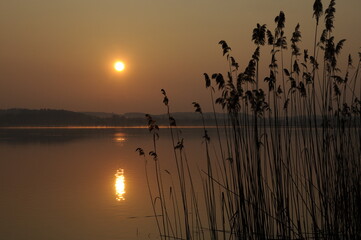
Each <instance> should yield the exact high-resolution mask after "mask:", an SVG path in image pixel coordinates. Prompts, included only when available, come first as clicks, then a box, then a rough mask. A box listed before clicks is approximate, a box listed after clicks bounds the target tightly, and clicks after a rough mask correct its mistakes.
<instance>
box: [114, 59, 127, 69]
mask: <svg viewBox="0 0 361 240" xmlns="http://www.w3.org/2000/svg"><path fill="white" fill-rule="evenodd" d="M124 68H125V65H124V63H123V62H121V61H117V62H115V63H114V69H115V71H117V72H121V71H123V70H124Z"/></svg>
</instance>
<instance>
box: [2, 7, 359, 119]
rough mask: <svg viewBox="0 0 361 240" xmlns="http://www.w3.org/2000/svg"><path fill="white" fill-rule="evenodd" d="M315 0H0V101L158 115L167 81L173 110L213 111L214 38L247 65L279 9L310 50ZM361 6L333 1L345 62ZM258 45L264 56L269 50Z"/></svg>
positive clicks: (220, 66)
mask: <svg viewBox="0 0 361 240" xmlns="http://www.w3.org/2000/svg"><path fill="white" fill-rule="evenodd" d="M313 2H314V0H61V1H56V0H2V1H1V2H0V108H1V109H4V108H15V107H16V108H35V109H38V108H54V109H67V110H74V111H105V112H116V113H124V112H148V113H162V112H164V111H165V109H164V105H163V104H162V95H161V93H160V89H161V88H164V89H165V90H166V91H167V93H168V95H169V98H170V104H171V107H172V111H177V112H178V111H193V107H192V104H191V103H192V102H193V101H198V102H200V103H201V105H203V108H204V109H205V111H206V110H211V109H210V108H209V106H208V104H209V95H208V92H207V91H206V90H205V88H204V80H203V73H204V72H207V73H209V74H212V73H214V72H221V73H226V69H227V68H226V62H225V59H224V57H222V52H221V48H220V46H219V45H218V42H219V41H220V40H226V41H227V42H228V44H229V45H230V46H231V48H232V55H234V56H235V57H236V58H237V60H238V61H239V63H240V66H241V69H244V67H245V65H246V63H248V60H249V58H250V57H251V55H252V52H253V50H254V49H255V45H254V44H253V43H252V42H251V36H252V30H253V28H254V27H255V26H256V24H257V23H261V24H267V26H268V27H269V28H270V29H271V30H272V31H273V30H274V28H275V25H274V22H273V20H274V18H275V16H277V15H278V14H279V12H280V10H282V11H284V12H285V14H286V35H287V39H288V40H289V39H290V35H291V33H292V32H293V30H294V27H295V26H296V24H297V23H298V22H299V23H300V25H301V32H302V36H303V42H302V43H301V47H302V48H308V49H312V43H313V33H314V28H315V27H314V26H315V20H314V19H313V18H312V13H313V12H312V5H313ZM328 4H329V1H325V0H324V1H323V5H324V8H326V7H327V6H328ZM360 10H361V1H360V0H342V1H341V0H338V1H336V21H335V26H336V29H335V31H334V32H335V35H336V38H337V40H340V39H342V38H346V39H347V42H346V45H345V47H344V52H345V55H342V56H341V61H342V60H344V61H345V62H346V60H347V55H348V54H349V53H351V54H352V55H353V56H354V59H355V60H357V59H358V57H357V52H358V51H360V47H361V31H360V29H361V14H360ZM321 23H322V24H323V19H322V22H321ZM261 51H262V54H263V55H264V56H265V59H263V61H264V62H265V63H266V62H267V61H268V57H269V54H268V53H269V49H268V48H265V49H264V50H261ZM117 59H119V60H123V61H124V62H125V64H126V69H125V71H123V72H121V73H116V72H115V71H114V70H113V67H112V65H113V63H114V61H115V60H117ZM266 71H267V70H266ZM266 71H264V72H266Z"/></svg>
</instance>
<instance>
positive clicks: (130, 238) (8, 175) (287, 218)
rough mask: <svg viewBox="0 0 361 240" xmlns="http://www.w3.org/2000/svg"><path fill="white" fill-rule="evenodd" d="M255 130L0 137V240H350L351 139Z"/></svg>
mask: <svg viewBox="0 0 361 240" xmlns="http://www.w3.org/2000/svg"><path fill="white" fill-rule="evenodd" d="M259 131H260V133H261V134H260V136H261V137H260V139H261V140H262V142H261V144H260V145H259V151H257V148H256V146H257V145H256V144H255V141H254V140H255V138H253V135H252V134H253V133H254V132H253V129H252V128H249V127H248V128H247V127H241V128H239V129H237V132H232V129H231V128H224V129H223V130H222V131H221V132H222V133H221V135H220V139H221V142H222V145H223V146H222V148H220V145H219V142H218V141H217V131H216V129H214V128H208V135H209V137H210V139H211V141H210V142H205V140H204V139H205V138H204V137H203V136H204V135H205V133H204V131H203V129H202V128H197V127H188V128H178V129H177V130H173V138H172V135H171V134H170V131H169V129H167V128H166V127H165V128H161V129H160V131H159V139H158V138H157V137H155V138H154V139H155V143H156V145H155V146H154V142H153V135H152V134H151V133H150V132H149V131H148V129H147V128H91V127H90V128H75V127H74V128H7V129H6V128H3V129H0V156H1V158H0V194H1V198H0V212H1V218H0V238H1V239H11V240H28V239H37V240H48V239H54V240H64V239H66V240H78V239H87V240H108V239H127V240H138V239H160V237H159V231H158V230H159V229H160V231H161V232H162V234H163V235H164V236H170V239H174V238H175V237H177V238H179V239H186V238H187V236H186V234H187V235H189V237H188V239H211V237H213V239H217V238H219V239H239V238H240V236H244V238H245V239H248V238H252V237H254V236H258V235H259V236H260V238H262V236H267V237H269V238H271V239H272V238H275V237H277V238H278V237H280V236H281V238H290V239H297V238H299V237H300V236H309V237H310V238H311V239H312V238H314V237H316V235H318V234H322V236H323V238H324V239H327V238H328V237H329V235H330V234H334V233H333V232H332V231H329V229H328V226H329V224H330V222H331V224H332V225H333V226H342V227H343V226H351V227H347V229H346V230H345V229H343V230H340V231H339V232H336V234H340V235H342V234H344V232H346V231H350V233H347V234H355V235H353V236H358V235H357V234H358V232H357V231H358V226H359V224H358V222H357V221H358V219H359V216H358V215H357V212H358V209H359V208H358V204H356V202H358V199H360V197H361V196H360V195H359V192H360V191H358V190H355V189H360V184H359V176H360V174H359V172H360V169H361V167H360V166H361V165H360V158H359V156H360V155H361V153H360V147H359V146H360V142H359V141H360V138H359V136H360V129H359V128H350V129H348V130H347V131H343V129H331V128H330V129H307V128H297V127H293V128H262V129H260V130H259ZM322 131H323V132H322ZM321 132H322V133H323V134H324V135H321ZM234 133H236V134H234ZM172 139H177V140H174V141H175V142H174V146H176V145H177V146H178V148H177V149H175V150H174V151H173V149H174V146H173V144H172ZM178 139H179V140H180V139H184V142H183V143H182V144H177V142H178ZM183 145H184V148H182V146H183ZM137 148H142V149H143V150H144V156H140V155H139V154H138V152H137V151H136V149H137ZM154 149H156V153H157V156H155V154H153V156H151V155H152V151H154ZM180 149H181V150H180ZM206 149H208V151H206ZM220 149H223V150H220ZM227 149H228V150H227ZM207 159H208V160H209V163H210V165H207ZM151 199H152V200H151ZM183 199H184V201H182V200H183ZM153 208H154V209H155V212H156V213H157V214H154V209H153ZM327 211H330V214H327V215H326V214H324V213H325V212H327ZM184 216H187V217H184ZM356 220H357V221H356ZM346 222H347V223H349V222H351V225H350V224H349V225H346V224H345V223H346ZM315 225H317V226H318V227H317V229H316V228H315ZM330 229H334V228H330ZM349 229H351V230H349ZM291 230H292V231H291ZM355 232H356V233H355ZM262 234H263V235H262ZM211 235H212V236H211ZM190 236H192V237H190ZM221 236H222V237H223V238H222V237H221Z"/></svg>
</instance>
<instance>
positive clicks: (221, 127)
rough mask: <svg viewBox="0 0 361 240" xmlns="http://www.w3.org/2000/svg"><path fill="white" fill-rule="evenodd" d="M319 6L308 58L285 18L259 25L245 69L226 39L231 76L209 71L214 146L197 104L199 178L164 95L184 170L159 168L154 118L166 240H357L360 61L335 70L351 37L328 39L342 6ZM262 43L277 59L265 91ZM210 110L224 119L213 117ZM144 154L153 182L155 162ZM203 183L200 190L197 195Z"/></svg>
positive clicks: (154, 196)
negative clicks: (288, 32) (200, 129)
mask: <svg viewBox="0 0 361 240" xmlns="http://www.w3.org/2000/svg"><path fill="white" fill-rule="evenodd" d="M323 9H324V8H323V5H322V2H321V1H320V0H316V1H315V3H314V5H313V10H314V15H313V17H314V18H315V20H316V24H315V36H314V39H315V40H314V48H313V49H312V50H313V51H312V53H311V55H309V52H308V50H304V51H303V52H302V51H301V49H300V48H299V46H298V43H299V42H300V41H301V26H300V25H299V24H297V25H296V27H295V30H294V32H293V34H292V37H291V38H290V42H288V41H287V38H286V36H285V33H284V28H285V22H286V15H285V13H284V12H280V13H279V14H278V15H277V16H276V17H275V19H274V23H275V28H274V30H272V29H268V28H267V27H266V25H264V24H257V25H256V28H255V29H254V30H253V33H252V40H253V42H254V43H255V45H256V48H255V51H254V53H253V55H252V56H251V59H250V61H249V62H248V64H247V65H246V66H245V69H244V71H240V70H239V69H240V68H241V67H240V65H239V64H238V63H237V62H236V60H235V58H234V57H233V56H232V55H231V47H230V46H229V45H228V43H227V42H226V41H224V40H222V41H220V42H219V44H220V45H221V48H222V54H223V56H224V57H225V58H226V61H227V63H228V65H229V69H228V72H227V74H226V75H225V76H226V77H224V76H223V75H222V74H221V73H214V74H211V75H208V74H206V73H205V74H204V78H205V83H206V88H207V89H209V92H210V98H211V101H212V106H213V109H214V122H215V124H216V126H217V128H216V130H217V136H216V137H214V138H211V137H210V136H209V134H208V131H207V126H206V119H205V115H204V113H203V111H202V108H201V106H200V104H199V103H197V102H193V105H194V108H195V112H196V113H198V114H199V115H200V117H201V119H202V122H203V130H204V131H203V137H202V142H203V145H204V149H202V151H204V156H205V158H204V159H202V161H203V163H204V165H205V168H204V169H199V170H198V172H197V169H196V173H194V169H190V165H189V160H188V157H189V156H187V154H186V149H187V147H186V145H185V144H184V139H183V138H182V134H181V131H179V129H178V128H177V122H176V118H175V117H174V116H173V115H172V113H171V111H170V104H169V103H170V100H169V98H168V96H167V94H166V92H165V90H163V89H162V90H161V93H162V94H163V96H164V100H163V103H164V104H165V106H166V110H167V115H168V119H169V131H170V134H171V136H172V144H173V150H172V151H173V152H174V161H175V164H176V167H177V168H176V169H177V170H176V172H169V171H167V170H164V169H162V168H161V164H162V160H163V159H162V158H161V156H159V155H158V152H157V139H158V137H159V135H158V129H159V128H158V125H157V123H156V121H155V120H154V119H153V118H152V117H151V116H150V115H147V119H148V127H149V131H150V132H151V134H152V141H153V149H152V150H151V151H150V152H149V156H150V158H151V159H152V161H153V162H154V164H155V172H154V175H155V178H156V180H157V181H156V184H155V185H156V186H157V187H156V189H157V190H156V191H153V192H152V191H151V189H152V188H151V187H149V189H150V193H151V194H150V197H151V201H152V206H153V209H154V214H155V216H157V217H156V219H157V224H158V229H159V232H160V237H161V239H187V240H189V239H212V240H216V239H361V204H360V202H361V158H360V156H361V144H360V143H361V129H360V128H361V122H360V116H361V101H360V99H361V87H360V82H361V81H360V80H361V79H360V76H359V70H360V66H361V53H358V57H359V59H358V61H357V63H355V64H354V62H353V60H352V57H351V56H349V58H348V63H347V67H346V69H345V70H344V72H342V71H341V70H340V69H339V67H338V66H339V64H338V56H339V54H340V52H341V50H342V47H343V45H344V43H345V40H344V39H342V40H339V41H337V40H336V38H335V36H334V35H333V28H334V19H335V12H336V9H335V1H334V0H331V1H330V3H329V5H328V7H327V8H326V9H325V11H323ZM321 17H324V23H325V26H324V30H323V31H322V33H321V34H319V33H318V29H319V27H320V26H319V24H320V22H321V21H320V19H321ZM289 44H290V49H289V50H287V49H288V46H289ZM265 45H268V47H269V48H270V49H271V62H270V63H269V66H268V69H267V70H268V72H269V75H268V76H266V77H265V78H264V79H263V80H264V82H265V83H266V86H267V87H266V89H263V88H262V87H260V86H261V84H260V83H261V81H262V79H261V77H260V73H259V72H260V71H259V68H260V66H259V60H260V55H261V51H262V50H263V48H264V47H265ZM286 54H290V55H289V60H290V62H287V61H286ZM286 62H287V64H286ZM286 66H289V68H288V67H286ZM215 104H218V105H220V106H221V108H222V110H223V112H224V114H225V115H226V117H225V118H223V119H219V118H218V115H217V114H216V111H215ZM294 126H297V127H294ZM138 152H139V154H140V155H142V156H143V157H144V160H145V163H146V170H145V171H146V173H147V179H148V180H149V178H148V171H149V169H148V168H147V164H149V160H148V157H147V155H146V154H145V151H144V150H143V149H141V148H138ZM199 162H201V160H199ZM163 170H164V171H163ZM199 176H200V179H201V182H202V186H203V189H202V191H198V192H196V191H195V188H194V184H195V183H196V182H197V181H195V180H194V179H195V178H198V177H199ZM173 177H174V179H173ZM173 180H177V181H176V182H173ZM148 184H151V183H149V182H148Z"/></svg>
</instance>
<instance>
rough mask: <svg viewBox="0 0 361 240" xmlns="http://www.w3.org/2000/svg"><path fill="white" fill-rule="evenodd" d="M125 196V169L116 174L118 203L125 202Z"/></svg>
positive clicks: (120, 169)
mask: <svg viewBox="0 0 361 240" xmlns="http://www.w3.org/2000/svg"><path fill="white" fill-rule="evenodd" d="M124 194H125V178H124V169H122V168H119V169H118V170H117V173H116V174H115V195H116V200H117V201H123V200H125V198H124Z"/></svg>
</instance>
